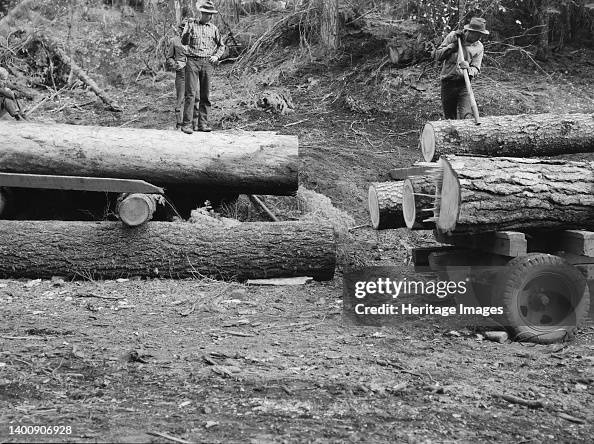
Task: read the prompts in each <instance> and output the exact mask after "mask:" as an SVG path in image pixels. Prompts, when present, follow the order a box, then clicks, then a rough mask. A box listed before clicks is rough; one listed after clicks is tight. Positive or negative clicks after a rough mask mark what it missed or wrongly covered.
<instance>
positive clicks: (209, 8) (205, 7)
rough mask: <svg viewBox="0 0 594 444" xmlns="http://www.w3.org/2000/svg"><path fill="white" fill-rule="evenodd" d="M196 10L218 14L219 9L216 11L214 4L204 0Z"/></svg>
mask: <svg viewBox="0 0 594 444" xmlns="http://www.w3.org/2000/svg"><path fill="white" fill-rule="evenodd" d="M198 11H200V12H207V13H209V14H218V13H219V11H217V10H216V9H215V7H214V4H213V3H212V2H211V1H210V0H206V1H205V2H203V3H202V4H201V5H200V6H199V7H198Z"/></svg>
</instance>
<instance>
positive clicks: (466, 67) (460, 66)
mask: <svg viewBox="0 0 594 444" xmlns="http://www.w3.org/2000/svg"><path fill="white" fill-rule="evenodd" d="M458 67H459V68H460V69H468V68H470V65H469V64H468V62H467V61H466V60H462V61H461V62H460V63H458Z"/></svg>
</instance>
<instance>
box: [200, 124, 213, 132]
mask: <svg viewBox="0 0 594 444" xmlns="http://www.w3.org/2000/svg"><path fill="white" fill-rule="evenodd" d="M198 131H202V132H204V133H210V132H211V131H212V128H211V127H210V126H208V125H198Z"/></svg>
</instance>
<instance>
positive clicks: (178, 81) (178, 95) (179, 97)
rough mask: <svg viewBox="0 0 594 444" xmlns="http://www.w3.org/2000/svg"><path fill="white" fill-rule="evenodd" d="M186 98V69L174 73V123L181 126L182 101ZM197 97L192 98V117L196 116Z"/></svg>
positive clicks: (182, 115) (198, 101) (182, 118)
mask: <svg viewBox="0 0 594 444" xmlns="http://www.w3.org/2000/svg"><path fill="white" fill-rule="evenodd" d="M185 97H186V68H185V67H183V68H182V69H178V70H177V71H175V122H176V124H177V125H178V126H181V125H182V123H183V122H184V99H185ZM199 103H200V100H199V98H198V97H195V98H194V115H196V116H197V115H198V104H199Z"/></svg>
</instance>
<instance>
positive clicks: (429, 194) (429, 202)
mask: <svg viewBox="0 0 594 444" xmlns="http://www.w3.org/2000/svg"><path fill="white" fill-rule="evenodd" d="M435 182H436V181H435V179H434V178H433V177H432V176H414V177H409V178H408V179H406V180H405V181H404V183H403V185H402V215H403V217H404V222H405V223H406V226H407V227H408V228H410V229H411V230H433V229H434V228H435V223H434V222H428V221H427V219H429V218H432V216H433V211H434V209H435V199H436V198H437V195H436V189H437V188H436V186H435Z"/></svg>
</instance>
